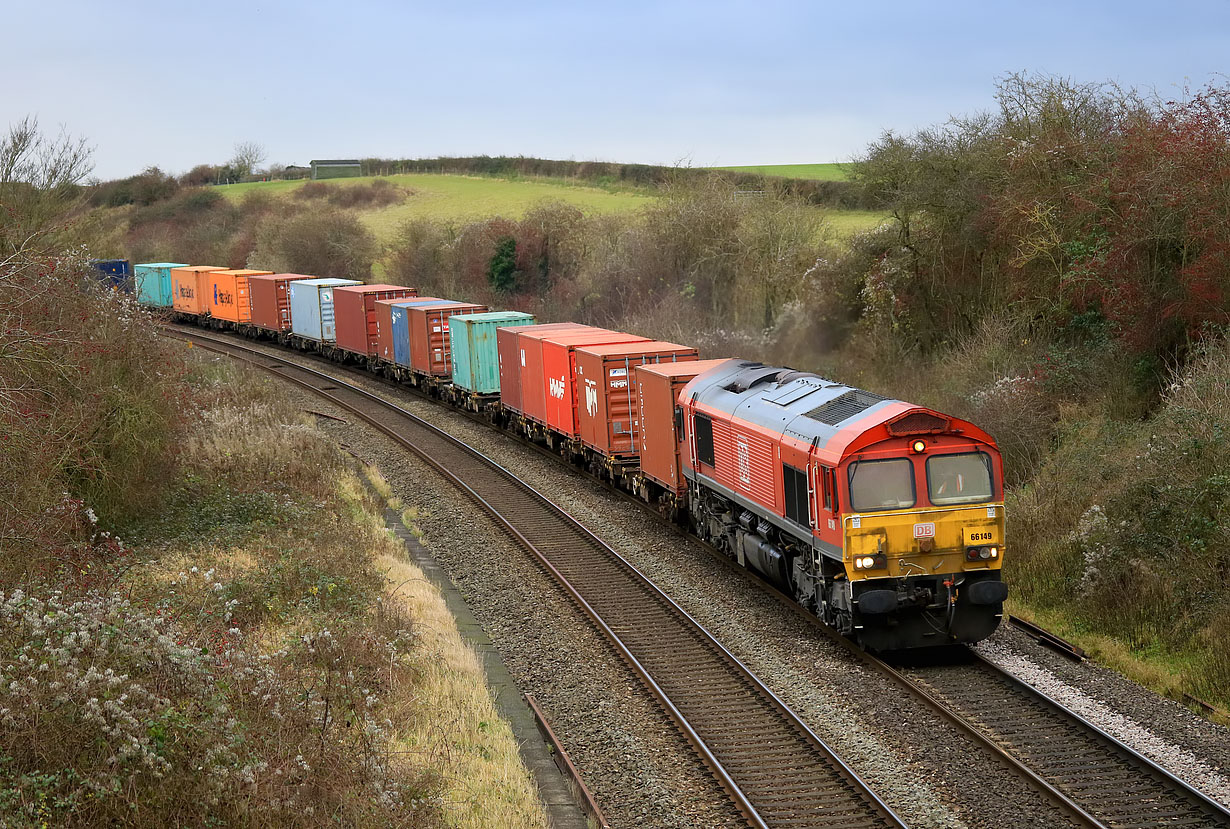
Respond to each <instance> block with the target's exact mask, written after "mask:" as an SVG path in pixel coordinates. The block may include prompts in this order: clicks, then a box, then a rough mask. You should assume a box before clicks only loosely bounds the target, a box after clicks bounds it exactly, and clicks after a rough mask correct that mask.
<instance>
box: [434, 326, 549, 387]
mask: <svg viewBox="0 0 1230 829" xmlns="http://www.w3.org/2000/svg"><path fill="white" fill-rule="evenodd" d="M535 322H537V320H536V319H535V318H534V315H533V314H523V313H521V312H520V311H489V312H487V313H485V314H460V315H458V316H453V317H449V318H448V341H449V352H450V353H451V355H452V358H451V359H452V362H453V385H455V386H459V387H460V388H463V389H468V390H469V391H472V392H475V393H476V394H495V393H497V392H498V391H499V390H500V353H499V351H498V350H497V349H496V342H495V330H496V329H497V328H510V327H514V326H518V325H533V324H534V323H535Z"/></svg>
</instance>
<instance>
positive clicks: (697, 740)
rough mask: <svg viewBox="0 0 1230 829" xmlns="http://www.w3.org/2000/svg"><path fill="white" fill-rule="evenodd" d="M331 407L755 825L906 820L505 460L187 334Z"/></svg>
mask: <svg viewBox="0 0 1230 829" xmlns="http://www.w3.org/2000/svg"><path fill="white" fill-rule="evenodd" d="M169 330H170V331H171V332H173V334H174V335H176V336H179V337H181V338H184V339H188V340H190V341H191V342H193V343H195V344H196V345H199V346H201V347H204V348H207V349H209V350H212V351H216V352H218V353H222V354H226V355H228V356H232V357H237V358H239V359H241V360H244V361H245V362H248V363H250V364H252V365H255V366H259V367H261V368H263V369H266V370H268V371H270V372H272V373H273V374H275V375H277V376H279V377H282V378H284V379H286V380H289V381H291V382H293V383H296V384H297V385H299V386H301V387H303V388H305V389H307V390H309V391H311V392H313V393H315V394H317V395H320V396H321V397H324V398H326V399H328V400H330V401H331V402H332V403H334V404H335V405H337V406H339V407H340V408H343V409H345V410H347V411H350V412H351V413H353V414H354V415H355V416H356V417H359V418H361V419H362V420H364V421H366V422H367V423H369V424H370V425H372V426H374V427H375V428H377V429H378V430H380V431H381V432H383V433H384V434H386V435H388V436H389V437H391V438H392V439H394V440H395V441H397V442H399V443H400V444H402V445H403V446H405V447H406V448H408V449H410V450H411V451H413V452H414V453H415V454H417V455H419V456H420V457H421V458H423V460H425V461H426V462H427V463H428V464H430V465H431V466H432V467H434V468H435V469H436V470H437V471H438V472H440V474H441V475H443V476H444V477H445V478H446V479H448V480H449V481H450V482H451V483H453V484H454V485H455V486H457V487H459V488H460V489H461V490H462V491H463V492H464V493H466V494H467V495H468V496H469V497H470V498H472V499H473V500H474V501H475V502H476V503H477V504H478V505H479V506H480V507H481V508H482V509H484V510H485V511H486V512H487V513H488V514H490V515H491V516H492V518H494V519H495V520H496V522H497V523H499V524H500V525H502V526H503V527H504V528H505V529H506V530H507V531H508V532H509V533H510V534H511V535H512V537H513V538H514V539H516V541H517V542H518V543H519V544H520V545H521V546H522V547H524V548H525V549H526V550H527V551H528V552H530V553H531V554H532V555H533V556H535V557H536V558H537V559H538V561H539V563H540V564H541V566H542V568H543V569H544V570H545V571H546V572H547V573H548V574H549V575H550V576H551V577H553V578H554V580H556V581H557V582H558V583H559V584H560V586H561V587H562V588H563V589H564V590H565V591H566V592H567V593H568V594H569V595H570V596H571V597H572V599H573V600H574V601H575V602H576V603H577V604H578V605H579V606H580V607H581V609H582V610H583V611H584V612H585V613H586V614H587V615H588V616H589V617H590V619H591V620H592V621H593V623H594V625H595V626H596V627H597V628H598V629H599V630H600V631H601V632H602V633H603V634H604V635H605V636H606V638H607V639H608V640H609V641H610V643H611V644H612V645H613V646H614V648H615V649H616V650H617V651H618V652H619V653H620V655H621V656H622V657H623V659H624V660H625V662H627V664H628V665H629V666H630V667H631V668H632V670H633V671H634V672H635V673H636V674H638V676H639V677H640V678H641V681H642V682H643V683H644V685H645V686H646V688H647V689H648V690H649V691H650V693H652V694H653V695H654V696H655V697H656V698H657V699H658V700H659V702H660V703H661V706H662V708H663V709H664V710H665V711H666V713H667V715H668V716H669V717H670V718H671V719H672V720H673V721H674V722H675V724H676V726H677V727H678V728H679V730H680V732H681V734H682V735H683V736H684V738H685V739H686V740H687V741H688V742H689V743H691V745H692V746H693V748H694V749H695V750H696V752H697V753H698V754H699V756H700V758H701V759H702V760H703V761H704V763H705V764H706V765H707V766H708V767H709V769H710V770H711V771H712V773H713V775H714V777H715V779H716V781H717V783H718V784H719V785H720V786H721V787H722V788H723V789H724V790H725V791H726V792H727V793H728V795H729V796H730V797H731V799H732V801H733V802H734V804H735V806H736V807H737V808H738V809H739V811H740V812H741V813H742V814H743V815H744V817H745V818H746V819H747V820H748V823H749V824H750V825H752V826H756V827H778V826H781V827H787V826H797V827H904V826H905V824H904V823H903V822H902V821H901V820H900V818H898V817H897V816H896V815H895V814H894V813H893V812H892V810H891V809H889V807H888V806H887V805H886V804H884V803H883V802H882V801H881V800H880V799H879V797H877V796H876V794H875V793H874V792H873V791H872V790H871V789H870V788H869V787H868V786H867V784H866V783H864V782H863V781H862V780H861V779H860V778H859V777H858V775H857V774H855V773H854V771H853V770H851V769H850V768H849V767H848V766H847V765H846V764H845V763H844V762H843V761H842V760H841V758H840V757H838V756H837V755H836V754H835V753H834V752H833V751H832V750H830V749H829V748H828V746H826V745H825V744H824V742H823V741H822V740H821V739H820V738H819V737H817V736H816V735H815V734H814V733H813V732H812V731H811V729H809V728H808V727H807V725H806V724H804V723H803V722H802V720H800V719H799V718H798V716H796V715H795V714H794V713H793V712H792V711H791V710H790V709H789V708H788V707H787V706H786V705H785V704H784V703H783V702H782V701H781V700H780V699H778V698H777V696H776V695H774V694H773V692H772V691H770V690H769V689H768V688H767V687H766V686H765V685H764V683H762V682H761V681H760V680H759V679H758V678H757V677H756V676H755V675H753V674H752V673H751V672H750V671H749V670H748V669H747V668H746V667H744V666H743V665H742V663H740V662H739V660H738V659H736V658H735V657H734V656H733V655H732V654H730V653H729V652H728V651H727V650H726V649H725V648H723V647H722V645H721V644H720V643H719V642H717V641H716V640H715V639H714V638H713V637H712V636H710V635H709V634H708V633H707V632H706V631H705V630H704V629H703V628H702V627H701V626H700V625H699V624H698V623H697V622H696V621H695V620H693V619H692V618H691V617H690V616H689V615H688V614H687V613H686V612H685V611H684V610H683V609H682V608H680V607H679V606H678V605H677V604H675V602H673V601H672V600H671V599H670V598H669V597H668V596H666V595H665V594H664V593H662V592H661V591H660V590H658V588H657V587H655V586H654V585H653V583H652V582H650V581H649V580H648V579H647V578H646V577H645V576H643V575H642V574H641V573H640V572H639V571H638V570H637V569H636V568H635V567H633V566H632V565H631V564H630V563H629V562H627V561H626V560H625V559H623V558H622V557H621V556H620V555H619V554H618V553H616V552H615V551H614V550H612V549H611V548H610V547H608V546H607V545H606V544H605V543H603V542H602V540H601V539H599V538H598V537H597V536H595V535H594V534H593V533H591V532H589V531H588V530H587V529H585V528H584V527H583V526H582V525H581V524H580V523H578V522H577V521H576V520H575V519H573V518H572V517H571V516H570V515H568V514H567V513H566V512H564V511H563V510H562V509H560V508H559V507H558V506H556V505H555V504H553V503H552V502H551V501H549V500H548V499H546V498H545V497H544V496H542V495H541V494H539V493H538V492H537V491H536V490H534V489H532V488H531V487H529V486H528V485H527V484H525V483H524V482H522V481H521V480H519V479H517V478H516V477H515V476H513V475H512V474H511V473H509V472H508V471H506V470H505V469H504V468H503V467H501V466H499V465H498V464H497V463H495V462H494V461H492V460H490V459H489V458H487V457H485V456H483V455H481V454H480V453H478V452H477V451H475V450H473V449H471V448H470V447H469V446H467V445H465V444H464V443H462V442H461V441H459V440H457V439H456V438H453V437H452V436H451V435H448V434H447V433H445V432H443V431H442V430H440V429H438V428H436V427H435V426H432V425H431V424H429V423H427V422H426V421H423V420H421V419H420V418H418V417H416V416H414V415H412V414H410V413H409V412H407V411H405V410H403V409H401V408H399V407H397V406H396V405H394V404H392V403H390V402H387V401H385V400H383V399H381V398H380V397H378V396H376V395H373V394H371V393H369V392H366V391H364V390H362V389H359V388H358V387H356V386H353V385H351V384H349V383H346V382H344V381H342V380H340V379H338V378H336V377H333V376H330V375H328V374H325V373H323V372H319V371H316V370H314V369H310V368H307V367H305V366H302V365H298V364H296V363H292V362H288V361H286V360H282V359H280V358H277V357H274V356H271V355H269V354H268V353H266V352H264V351H260V350H256V349H252V348H250V347H248V346H246V345H242V344H240V343H236V342H234V341H232V340H231V339H229V338H222V337H215V336H210V335H206V334H203V333H200V332H197V331H189V330H185V329H182V328H171V329H169Z"/></svg>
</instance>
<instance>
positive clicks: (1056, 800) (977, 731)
mask: <svg viewBox="0 0 1230 829" xmlns="http://www.w3.org/2000/svg"><path fill="white" fill-rule="evenodd" d="M258 353H259V352H258ZM303 356H305V357H306V356H309V355H306V354H304V355H303ZM329 365H330V367H331V368H337V369H340V370H341V371H353V372H355V373H360V374H362V376H363V377H364V378H365V379H370V380H373V381H376V382H379V383H381V384H384V385H387V386H389V387H390V388H396V389H399V390H402V391H404V392H407V393H412V394H415V395H416V396H418V397H420V398H421V399H425V400H430V401H432V402H433V403H436V404H439V403H440V402H441V401H439V400H437V399H435V398H433V397H431V396H430V395H428V394H426V393H424V392H422V391H421V390H418V389H415V388H413V387H410V386H406V385H403V384H400V383H396V382H394V381H391V380H388V379H387V378H383V377H380V376H378V375H372V374H370V373H367V372H361V371H359V370H357V369H354V368H353V367H342V366H337V365H336V364H333V363H329ZM324 376H328V375H324ZM447 410H448V411H449V412H452V413H457V414H462V415H464V416H466V417H467V418H469V419H470V420H471V421H473V422H475V423H479V424H482V425H485V426H487V427H489V428H491V429H492V430H493V431H496V432H498V433H499V434H502V435H505V436H511V437H514V438H516V439H517V440H518V442H519V443H520V444H521V445H523V446H526V447H528V448H531V449H533V450H535V451H537V452H539V453H540V454H542V455H545V456H548V457H552V458H555V459H556V460H559V455H558V454H557V453H555V452H552V451H551V450H549V449H547V448H545V447H542V446H539V445H538V444H536V443H533V442H532V441H529V440H527V439H525V438H523V437H521V436H519V435H516V434H514V433H510V432H508V431H505V430H501V429H499V427H497V426H495V425H494V424H492V423H491V422H490V421H488V420H486V419H485V418H482V417H481V416H479V415H477V414H474V413H472V412H469V411H466V410H462V409H458V408H454V407H447ZM569 468H570V469H573V470H574V471H578V472H581V474H584V475H586V476H587V477H588V478H589V479H590V480H591V481H593V482H595V483H598V484H599V485H601V486H603V487H604V488H605V489H606V490H607V491H609V492H611V493H612V494H614V495H616V496H618V497H620V498H622V499H624V500H626V501H628V502H630V503H635V504H637V505H638V507H640V508H641V509H644V510H645V511H647V512H649V513H650V514H652V515H653V516H654V517H655V518H658V519H659V520H661V521H662V523H663V524H665V525H666V526H667V527H669V528H671V529H672V530H674V531H676V532H678V533H679V534H680V535H681V536H685V537H687V538H690V539H691V540H693V541H697V542H699V543H701V544H702V545H703V546H704V547H705V548H706V549H707V550H709V552H710V553H711V554H712V555H713V556H714V557H715V558H716V559H717V560H718V561H719V562H721V563H722V564H723V565H724V566H726V567H728V568H729V569H730V571H731V572H736V573H738V574H740V575H741V576H743V577H745V578H746V577H748V576H751V581H752V583H754V584H756V585H758V586H759V587H760V588H761V589H763V590H766V591H767V592H768V593H769V594H771V595H772V596H773V597H774V598H776V599H777V600H778V601H779V602H780V603H781V604H782V605H783V606H785V607H786V608H787V609H789V610H791V611H793V612H795V613H797V614H798V615H800V616H801V617H803V618H804V619H806V620H807V621H809V622H810V623H811V624H813V625H814V627H815V628H816V630H818V631H819V632H820V633H822V634H823V635H825V636H826V637H827V638H829V639H830V640H831V641H833V642H835V643H836V644H838V645H839V646H841V647H843V648H844V649H846V650H847V651H848V652H849V653H850V654H851V655H853V656H854V657H855V658H857V659H858V660H860V661H861V662H863V663H864V664H866V665H867V666H869V667H871V668H872V669H874V670H876V671H877V672H879V673H881V674H882V675H884V676H886V677H887V678H889V679H890V680H892V681H893V682H894V683H896V684H897V685H898V686H900V687H901V688H902V689H904V690H906V691H908V692H909V693H910V694H911V695H913V696H915V697H916V698H917V699H919V700H920V701H921V702H923V703H924V704H925V705H926V706H927V707H929V708H931V709H932V710H933V711H934V712H936V713H937V714H938V715H939V716H940V717H941V718H942V719H944V720H945V721H947V722H948V723H949V724H950V725H952V726H953V727H955V728H956V729H957V730H958V731H960V732H961V733H962V734H964V735H965V736H966V737H968V738H969V739H971V740H972V741H974V742H975V743H976V744H977V745H979V746H980V747H981V748H982V749H984V750H985V751H987V752H988V753H989V754H990V755H992V757H994V758H995V759H996V760H998V761H999V762H1001V763H1002V764H1004V765H1005V766H1007V767H1008V768H1010V769H1011V770H1012V771H1013V772H1014V773H1015V774H1016V775H1018V776H1020V777H1022V778H1023V779H1025V780H1026V782H1027V783H1029V784H1030V785H1032V786H1033V787H1034V788H1035V789H1036V790H1037V791H1039V792H1040V793H1041V794H1042V795H1043V796H1044V797H1045V798H1046V799H1047V800H1048V801H1049V802H1051V803H1052V804H1053V805H1054V806H1056V807H1057V808H1059V809H1060V810H1061V811H1063V812H1065V813H1066V814H1067V816H1068V817H1069V819H1071V820H1073V821H1074V822H1075V823H1077V824H1078V825H1081V826H1087V827H1098V829H1108V827H1114V826H1119V825H1122V824H1120V823H1118V822H1111V823H1106V822H1104V820H1103V818H1102V817H1100V816H1099V813H1101V812H1103V811H1104V809H1101V808H1096V807H1091V808H1086V806H1083V805H1081V803H1080V802H1078V800H1083V799H1084V798H1082V797H1077V798H1075V799H1074V798H1073V797H1070V796H1069V793H1066V792H1065V791H1064V790H1063V789H1062V788H1061V787H1059V786H1056V785H1054V784H1052V783H1051V782H1050V781H1048V780H1047V779H1046V777H1045V776H1043V774H1040V773H1039V772H1038V771H1037V770H1035V769H1034V768H1032V767H1031V766H1030V765H1028V764H1027V763H1026V762H1024V761H1023V760H1022V759H1021V758H1020V757H1018V756H1017V754H1016V753H1014V750H1015V752H1020V753H1022V754H1024V753H1028V751H1029V749H1030V746H1029V745H1021V744H1017V745H1009V746H1006V745H1001V744H1000V742H999V741H997V740H996V739H995V738H993V737H992V736H991V735H989V734H988V733H987V732H986V730H985V729H984V728H980V727H979V726H978V725H977V724H976V723H975V722H973V721H972V720H971V719H970V718H967V716H964V715H962V714H961V713H958V712H957V711H955V710H953V708H952V706H950V705H949V704H947V703H946V702H945V701H944V700H942V699H940V698H939V697H938V696H937V695H935V694H934V693H932V692H931V691H930V690H928V689H927V688H925V687H923V685H921V684H920V683H919V682H918V681H916V680H915V679H913V678H912V677H910V676H908V675H907V674H905V673H903V672H902V671H899V670H898V669H896V668H894V667H893V666H891V665H889V664H888V663H887V662H885V661H884V660H883V659H880V658H879V657H877V656H875V655H874V654H871V653H868V652H867V651H864V650H863V649H862V648H860V647H859V646H857V645H856V644H855V643H853V642H851V641H850V640H849V639H847V638H846V637H844V636H841V635H840V634H838V633H837V632H836V631H834V630H833V629H831V628H830V627H829V626H827V625H825V624H824V623H823V622H822V621H820V619H819V618H818V617H816V616H815V615H814V614H812V613H811V612H809V611H807V610H806V609H804V608H802V607H800V606H799V605H798V604H797V603H796V602H794V601H793V599H791V598H790V597H788V596H786V595H785V594H783V593H781V592H780V591H779V590H778V589H777V588H776V587H774V586H773V585H771V584H769V583H767V582H765V581H764V580H763V579H761V578H759V577H758V576H757V574H755V573H753V572H751V571H749V570H746V569H745V568H742V567H738V566H736V565H734V564H733V563H732V562H731V561H730V559H729V557H728V556H725V555H723V554H721V553H720V552H719V551H717V550H715V549H714V548H713V547H712V545H709V544H707V543H705V542H703V541H699V539H697V538H696V537H695V536H693V535H691V534H690V533H688V532H687V531H686V530H685V529H683V528H681V527H679V526H678V525H677V524H675V523H674V522H672V521H670V520H669V519H668V518H666V517H665V516H663V515H662V514H661V513H659V512H657V511H656V510H653V509H652V508H650V507H649V506H648V505H646V504H645V503H644V502H642V501H641V500H640V499H637V498H636V497H635V496H633V495H631V494H630V493H628V492H625V491H624V490H622V489H620V488H618V487H616V486H614V485H612V484H611V483H610V482H608V481H606V480H604V479H602V478H600V477H598V476H596V475H592V474H590V473H589V472H587V471H584V470H579V469H577V468H576V467H573V466H569ZM1010 621H1012V622H1014V623H1016V622H1017V620H1016V619H1015V618H1013V619H1011V620H1010ZM1022 627H1025V626H1022ZM1035 638H1037V637H1036V636H1035ZM1059 642H1062V640H1059ZM1043 644H1049V643H1043ZM1062 644H1064V645H1067V644H1068V643H1062ZM1070 647H1072V650H1073V651H1077V650H1078V649H1076V648H1075V647H1074V646H1070ZM1057 649H1059V648H1058V647H1057ZM970 653H972V654H975V656H976V658H978V659H980V660H981V661H982V662H983V663H985V665H986V666H987V668H986V670H992V669H993V670H994V671H995V672H996V673H998V674H1000V675H1002V676H1003V678H1004V681H1006V682H1011V683H1012V684H1013V685H1014V686H1015V687H1017V688H1019V689H1020V690H1021V692H1022V693H1027V694H1031V695H1035V696H1036V697H1037V698H1039V700H1041V701H1042V702H1043V703H1044V704H1046V705H1047V706H1048V707H1050V708H1051V709H1052V710H1054V711H1055V712H1056V716H1061V715H1062V716H1064V717H1066V718H1068V719H1069V720H1070V721H1071V722H1073V723H1076V724H1079V725H1080V726H1081V727H1082V728H1084V729H1086V730H1087V731H1088V732H1089V733H1091V734H1096V735H1097V736H1098V738H1100V739H1101V738H1104V739H1105V740H1106V741H1108V745H1114V746H1116V747H1118V748H1117V750H1120V749H1121V752H1122V755H1123V756H1124V757H1125V758H1130V761H1131V762H1132V763H1134V764H1136V765H1138V766H1140V767H1141V769H1142V770H1145V771H1146V772H1147V773H1148V774H1151V775H1154V776H1155V777H1156V778H1159V779H1161V780H1165V781H1167V784H1168V785H1171V786H1173V787H1174V789H1175V790H1176V791H1180V792H1182V793H1183V794H1182V796H1183V797H1185V798H1188V799H1190V800H1191V802H1192V803H1193V805H1194V806H1195V808H1197V809H1200V810H1203V811H1204V812H1205V813H1206V814H1207V816H1208V818H1209V819H1210V820H1213V821H1215V822H1214V823H1209V824H1207V825H1211V826H1222V825H1224V826H1230V809H1227V808H1226V807H1225V806H1224V805H1222V804H1221V803H1219V802H1217V801H1215V800H1214V799H1212V798H1211V797H1209V796H1208V795H1207V794H1205V793H1203V792H1201V791H1200V790H1199V789H1197V788H1195V787H1193V786H1191V785H1189V784H1188V783H1186V782H1184V781H1183V780H1181V779H1179V778H1178V777H1176V776H1175V775H1173V774H1171V773H1170V772H1169V771H1167V770H1166V769H1164V768H1162V767H1161V766H1160V765H1158V764H1157V763H1154V762H1153V761H1151V760H1149V758H1147V757H1145V756H1143V755H1141V754H1140V753H1139V752H1136V751H1135V750H1133V749H1132V748H1131V747H1130V746H1127V745H1125V744H1123V743H1122V742H1121V741H1119V740H1116V739H1115V738H1114V737H1112V736H1110V735H1109V734H1106V733H1105V732H1104V731H1103V730H1102V729H1100V728H1098V727H1097V726H1096V725H1095V724H1093V723H1091V722H1089V721H1088V720H1087V719H1086V718H1084V717H1081V716H1080V715H1079V714H1077V713H1075V712H1073V711H1071V710H1070V709H1068V708H1067V707H1065V706H1063V705H1062V704H1061V703H1059V702H1057V701H1055V700H1053V699H1051V698H1050V697H1047V696H1046V695H1045V694H1042V693H1041V692H1039V691H1038V690H1037V689H1035V688H1033V687H1032V686H1030V685H1029V684H1028V683H1025V682H1023V681H1022V680H1020V679H1018V678H1016V677H1014V676H1012V675H1011V674H1009V673H1007V672H1006V671H1004V670H1003V669H1000V668H999V667H998V666H996V665H994V663H990V662H987V661H986V660H985V659H982V657H981V656H980V655H977V653H976V651H972V650H971V651H970ZM1065 655H1068V654H1065ZM1081 655H1082V656H1083V653H1082V654H1081ZM1010 749H1013V750H1010ZM1173 818H1174V816H1171V817H1168V818H1165V819H1163V820H1160V821H1159V822H1157V823H1147V822H1146V823H1139V824H1135V823H1134V824H1132V825H1139V826H1155V825H1156V826H1176V825H1178V826H1182V825H1185V824H1183V823H1181V822H1177V821H1176V820H1174V819H1173ZM1188 825H1191V824H1188ZM1194 825H1203V824H1194Z"/></svg>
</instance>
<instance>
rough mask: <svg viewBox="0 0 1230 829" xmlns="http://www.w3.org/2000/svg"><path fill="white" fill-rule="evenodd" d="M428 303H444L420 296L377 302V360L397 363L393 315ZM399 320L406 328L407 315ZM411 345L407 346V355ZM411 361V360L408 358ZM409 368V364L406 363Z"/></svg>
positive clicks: (433, 297) (433, 298)
mask: <svg viewBox="0 0 1230 829" xmlns="http://www.w3.org/2000/svg"><path fill="white" fill-rule="evenodd" d="M427 302H444V300H442V299H440V297H438V296H420V297H415V298H414V299H378V300H376V359H377V361H379V362H381V363H385V364H388V363H395V362H396V360H395V356H396V347H395V345H394V342H393V314H394V313H396V310H395V309H397V308H405V307H406V306H407V305H413V304H415V303H427ZM399 319H400V320H401V321H402V324H403V327H404V321H405V314H401V315H400V317H399ZM408 349H409V345H408V344H407V353H408ZM407 360H409V358H407ZM406 365H407V366H409V363H408V362H407V363H406Z"/></svg>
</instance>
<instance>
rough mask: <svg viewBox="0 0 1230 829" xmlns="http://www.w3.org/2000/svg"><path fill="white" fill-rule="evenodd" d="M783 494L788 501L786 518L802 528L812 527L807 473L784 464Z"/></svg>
mask: <svg viewBox="0 0 1230 829" xmlns="http://www.w3.org/2000/svg"><path fill="white" fill-rule="evenodd" d="M782 494H783V495H784V496H785V501H786V517H787V518H789V519H790V520H791V521H793V522H794V523H796V524H798V525H800V526H803V527H810V526H811V520H810V510H809V509H808V505H807V473H806V472H804V471H803V470H801V469H795V468H794V467H793V466H790V465H789V464H785V463H784V464H782Z"/></svg>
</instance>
